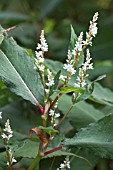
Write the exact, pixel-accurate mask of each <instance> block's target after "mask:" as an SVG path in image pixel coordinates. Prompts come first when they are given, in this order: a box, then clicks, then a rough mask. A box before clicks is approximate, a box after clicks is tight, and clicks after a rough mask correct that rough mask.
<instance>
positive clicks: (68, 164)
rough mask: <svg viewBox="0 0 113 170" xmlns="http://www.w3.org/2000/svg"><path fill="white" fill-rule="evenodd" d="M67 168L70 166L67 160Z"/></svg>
mask: <svg viewBox="0 0 113 170" xmlns="http://www.w3.org/2000/svg"><path fill="white" fill-rule="evenodd" d="M67 168H69V169H70V168H71V167H70V162H69V161H68V162H67Z"/></svg>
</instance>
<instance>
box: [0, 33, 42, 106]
mask: <svg viewBox="0 0 113 170" xmlns="http://www.w3.org/2000/svg"><path fill="white" fill-rule="evenodd" d="M0 77H1V79H2V80H3V81H4V82H5V84H6V85H7V86H8V87H9V88H10V90H11V91H13V92H15V93H16V94H17V95H19V96H21V97H23V98H24V99H26V100H29V101H31V102H32V103H33V104H38V101H39V102H42V100H43V90H42V84H41V81H40V77H39V74H38V73H37V72H36V70H34V63H33V61H32V59H31V58H30V56H29V55H28V53H27V52H26V50H24V49H22V48H21V47H20V46H18V45H17V43H16V42H15V41H14V40H13V38H10V37H8V36H7V34H6V33H5V38H4V41H3V42H2V44H1V51H0ZM37 100H38V101H37Z"/></svg>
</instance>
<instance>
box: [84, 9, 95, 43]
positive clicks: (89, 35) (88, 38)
mask: <svg viewBox="0 0 113 170" xmlns="http://www.w3.org/2000/svg"><path fill="white" fill-rule="evenodd" d="M97 19H98V12H96V13H95V14H94V16H93V20H92V21H90V26H89V32H86V40H85V41H83V43H84V45H92V38H93V37H95V36H96V34H97V31H98V28H97V23H96V21H97Z"/></svg>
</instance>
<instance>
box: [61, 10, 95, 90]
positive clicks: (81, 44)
mask: <svg viewBox="0 0 113 170" xmlns="http://www.w3.org/2000/svg"><path fill="white" fill-rule="evenodd" d="M97 19H98V12H96V13H95V14H94V16H93V20H92V21H90V26H89V32H86V40H85V41H84V40H83V32H81V33H80V35H79V37H78V39H77V41H76V43H75V47H74V49H73V50H72V52H71V51H70V50H68V59H67V60H66V62H67V63H66V64H64V67H63V68H64V69H65V70H67V71H68V72H69V73H70V74H71V75H73V74H75V73H76V70H75V69H74V65H75V62H76V59H77V57H78V58H79V57H80V55H81V53H82V52H83V50H84V49H85V48H86V46H87V45H92V38H93V37H95V36H96V34H97V30H98V28H97V23H96V21H97ZM73 55H74V58H73ZM89 55H90V54H89ZM90 60H91V58H90V57H89V59H88V58H87V59H86V62H85V63H84V64H83V67H82V68H80V70H79V77H78V78H77V81H78V82H80V81H81V83H79V84H78V83H77V84H76V83H75V86H77V87H80V86H81V87H83V86H85V82H84V81H83V80H80V79H82V76H83V75H84V73H83V72H84V71H85V70H86V67H87V69H93V66H92V63H91V64H90ZM66 77H67V76H63V75H61V76H60V78H59V79H61V80H63V81H65V80H66ZM80 77H81V78H80Z"/></svg>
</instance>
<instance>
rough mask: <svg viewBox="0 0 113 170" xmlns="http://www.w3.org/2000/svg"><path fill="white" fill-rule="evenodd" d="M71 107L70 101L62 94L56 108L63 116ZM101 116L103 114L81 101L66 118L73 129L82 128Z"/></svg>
mask: <svg viewBox="0 0 113 170" xmlns="http://www.w3.org/2000/svg"><path fill="white" fill-rule="evenodd" d="M71 105H72V101H71V97H70V96H69V95H66V94H64V95H63V96H62V97H61V98H60V99H59V102H58V108H59V110H60V111H62V113H63V114H64V113H66V112H67V110H68V109H69V107H70V106H71ZM103 116H104V114H103V113H102V112H101V111H99V110H97V109H95V108H94V107H93V106H92V105H91V104H88V103H86V102H84V101H82V102H79V103H76V104H75V106H74V107H73V109H72V110H71V111H70V113H69V114H68V116H67V117H68V118H69V120H70V122H71V124H72V125H73V126H74V127H75V128H82V127H85V126H87V125H88V124H89V123H91V122H95V121H97V120H98V119H100V118H102V117H103Z"/></svg>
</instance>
